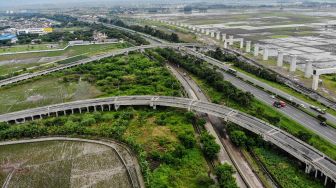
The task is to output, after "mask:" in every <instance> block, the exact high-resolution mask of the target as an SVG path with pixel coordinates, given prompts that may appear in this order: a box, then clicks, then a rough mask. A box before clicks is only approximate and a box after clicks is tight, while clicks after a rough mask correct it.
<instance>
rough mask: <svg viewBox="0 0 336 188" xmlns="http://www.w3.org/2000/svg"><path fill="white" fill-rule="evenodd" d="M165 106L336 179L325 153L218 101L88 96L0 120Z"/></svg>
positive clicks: (156, 97) (21, 119) (9, 120)
mask: <svg viewBox="0 0 336 188" xmlns="http://www.w3.org/2000/svg"><path fill="white" fill-rule="evenodd" d="M131 105H132V106H140V105H141V106H147V105H149V106H151V107H153V108H154V109H155V108H156V106H167V107H176V108H184V109H188V110H194V111H198V112H203V113H207V114H211V115H214V116H217V117H220V118H224V120H226V121H231V122H233V123H235V124H237V125H239V126H241V127H243V128H245V129H247V130H249V131H251V132H253V133H255V134H258V135H261V136H262V137H263V138H264V139H265V140H266V141H269V142H271V143H273V144H274V145H276V146H278V147H280V148H281V149H283V150H284V151H286V152H288V153H289V154H291V155H292V156H294V157H296V158H297V159H298V160H300V161H302V162H304V163H305V164H306V172H307V173H309V172H311V171H312V170H313V171H315V172H316V173H317V172H319V171H320V172H321V173H322V174H324V175H325V177H326V181H327V179H328V178H331V180H332V181H333V182H335V180H336V162H335V161H334V160H332V159H331V158H329V157H327V156H325V155H324V154H323V153H321V152H320V151H318V150H316V149H315V148H314V147H312V146H310V145H308V144H306V143H304V142H303V141H301V140H299V139H297V138H295V137H294V136H292V135H290V134H288V133H286V132H285V131H283V130H281V129H279V128H277V127H275V126H272V125H270V124H269V123H266V122H264V121H262V120H259V119H257V118H255V117H253V116H250V115H247V114H245V113H242V112H239V111H236V110H233V109H231V108H228V107H225V106H221V105H218V104H213V103H208V102H202V101H197V100H192V99H187V98H179V97H168V96H122V97H110V98H99V99H90V100H83V101H76V102H69V103H62V104H57V105H51V106H46V107H40V108H34V109H29V110H24V111H19V112H13V113H8V114H3V115H0V122H9V123H21V122H24V121H29V120H35V119H41V118H46V117H49V116H59V115H66V114H73V113H82V112H90V111H97V110H101V111H105V110H112V109H113V108H114V109H118V108H119V107H120V106H131Z"/></svg>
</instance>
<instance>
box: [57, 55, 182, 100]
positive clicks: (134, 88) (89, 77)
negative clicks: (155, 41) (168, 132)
mask: <svg viewBox="0 0 336 188" xmlns="http://www.w3.org/2000/svg"><path fill="white" fill-rule="evenodd" d="M61 74H63V75H65V77H64V78H63V82H70V81H72V82H77V81H78V80H79V79H82V80H83V81H88V82H89V83H92V84H94V85H96V86H97V87H98V88H99V89H100V90H101V91H102V92H104V93H105V95H104V96H120V95H166V96H182V93H181V91H182V89H181V86H180V84H179V83H178V82H177V80H176V79H175V78H173V77H172V76H171V75H170V73H169V72H168V70H167V69H166V68H165V67H164V66H163V64H161V63H159V62H156V61H152V60H150V59H148V58H147V57H145V56H144V55H142V54H138V53H136V54H130V55H129V56H117V57H114V58H106V59H103V60H100V61H98V62H93V63H88V64H85V65H81V66H78V67H75V68H72V69H69V70H66V71H64V72H62V73H61Z"/></svg>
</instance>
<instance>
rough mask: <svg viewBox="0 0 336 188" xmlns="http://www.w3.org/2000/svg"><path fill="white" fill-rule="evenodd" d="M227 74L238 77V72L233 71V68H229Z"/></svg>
mask: <svg viewBox="0 0 336 188" xmlns="http://www.w3.org/2000/svg"><path fill="white" fill-rule="evenodd" d="M227 72H228V73H230V74H232V75H235V76H236V75H237V71H236V70H235V69H232V68H229V69H228V70H227Z"/></svg>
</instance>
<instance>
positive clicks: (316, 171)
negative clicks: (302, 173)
mask: <svg viewBox="0 0 336 188" xmlns="http://www.w3.org/2000/svg"><path fill="white" fill-rule="evenodd" d="M317 173H318V170H317V169H316V170H315V178H317Z"/></svg>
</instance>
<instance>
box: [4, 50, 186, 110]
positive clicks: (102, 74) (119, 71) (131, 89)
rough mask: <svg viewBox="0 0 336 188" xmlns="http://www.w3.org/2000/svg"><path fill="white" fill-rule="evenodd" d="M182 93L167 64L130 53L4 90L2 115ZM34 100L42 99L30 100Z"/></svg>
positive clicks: (38, 78) (180, 94) (179, 94)
mask: <svg viewBox="0 0 336 188" xmlns="http://www.w3.org/2000/svg"><path fill="white" fill-rule="evenodd" d="M78 57H80V56H78ZM45 85H48V86H49V87H47V88H46V87H45ZM182 93H183V92H182V88H181V86H180V83H179V82H178V81H177V80H176V79H175V78H174V77H173V76H171V75H170V73H169V71H168V70H167V69H166V68H165V67H164V64H162V63H160V62H157V61H153V60H150V59H149V58H148V57H146V56H145V55H144V54H141V53H130V54H129V55H128V56H116V57H110V58H105V59H102V60H100V61H96V62H91V63H88V64H85V65H80V66H77V67H74V68H71V69H67V70H63V71H60V72H55V73H52V74H50V75H47V76H43V77H36V78H34V79H31V80H27V81H23V82H20V83H18V84H13V85H9V86H7V87H3V88H1V89H0V113H6V112H10V111H17V110H23V109H27V108H34V107H39V106H45V105H50V104H55V103H61V102H68V101H74V100H83V99H88V98H92V97H108V96H118V95H121V96H125V95H164V96H182ZM34 96H39V99H38V100H29V99H30V97H33V98H34Z"/></svg>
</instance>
